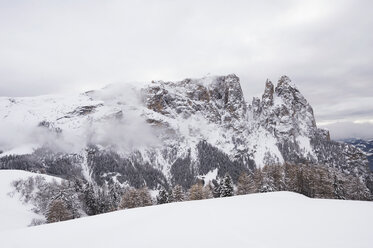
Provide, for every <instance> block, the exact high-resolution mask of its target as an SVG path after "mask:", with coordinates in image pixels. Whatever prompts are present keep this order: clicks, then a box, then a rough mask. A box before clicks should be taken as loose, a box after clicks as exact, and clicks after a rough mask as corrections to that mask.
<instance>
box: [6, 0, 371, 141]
mask: <svg viewBox="0 0 373 248" xmlns="http://www.w3.org/2000/svg"><path fill="white" fill-rule="evenodd" d="M372 11H373V1H370V0H366V1H359V0H351V1H344V0H337V1H326V0H324V1H317V0H312V1H286V0H282V1H278V0H272V1H259V0H258V1H248V0H246V1H217V0H215V1H201V0H200V1H192V0H188V1H175V0H173V1H160V0H159V1H131V2H130V1H92V0H90V1H88V0H87V1H77V0H74V1H73V0H71V1H68V0H64V1H57V0H56V1H52V0H48V1H31V0H29V1H14V0H9V1H3V0H0V96H34V95H40V94H55V93H70V92H81V91H84V90H90V89H97V88H101V87H103V86H105V85H107V84H109V83H117V82H133V81H149V80H155V79H161V80H181V79H183V78H186V77H203V76H205V75H207V74H212V75H223V74H228V73H235V74H237V75H238V76H239V77H240V78H241V83H242V87H243V89H244V92H245V96H246V99H247V100H250V99H251V98H252V97H253V96H258V95H260V94H261V93H262V92H263V90H264V82H265V80H266V79H267V78H269V79H271V80H272V81H277V79H278V78H279V77H280V76H281V75H283V74H286V75H288V76H289V77H290V78H291V79H292V80H293V82H294V83H295V84H296V85H297V86H298V88H299V89H300V90H301V92H302V93H303V94H304V95H305V96H306V98H307V99H308V100H309V102H310V103H311V104H312V106H313V107H314V112H315V115H316V118H317V122H318V124H319V125H321V126H324V127H327V128H330V129H332V131H333V128H334V127H335V126H338V130H339V131H338V130H337V129H335V130H336V133H338V132H339V133H340V136H341V137H344V136H351V135H354V136H366V137H372V136H373V128H372V127H373V14H372ZM336 122H338V125H336V124H335V123H336ZM332 123H334V124H332ZM326 124H332V125H326ZM341 127H343V128H341ZM352 127H353V128H354V130H355V133H352V132H350V130H352V129H353V128H352ZM341 130H342V131H341ZM356 132H357V133H356ZM341 137H338V135H335V138H341Z"/></svg>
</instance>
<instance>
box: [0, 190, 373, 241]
mask: <svg viewBox="0 0 373 248" xmlns="http://www.w3.org/2000/svg"><path fill="white" fill-rule="evenodd" d="M372 223H373V205H372V203H371V202H362V201H338V200H326V199H310V198H307V197H305V196H302V195H299V194H295V193H290V192H275V193H262V194H250V195H245V196H235V197H228V198H219V199H210V200H202V201H189V202H179V203H171V204H164V205H159V206H152V207H144V208H137V209H130V210H123V211H116V212H112V213H107V214H102V215H97V216H93V217H88V218H81V219H76V220H70V221H64V222H60V223H54V224H47V225H42V226H37V227H32V228H22V229H18V230H10V231H3V232H0V240H1V244H2V247H29V248H34V247H35V248H43V247H51V246H53V247H56V248H59V247H61V248H65V247H91V248H94V247H103V246H105V247H122V246H128V247H287V248H292V247H294V248H295V247H296V248H300V247H328V248H332V247H333V248H344V247H346V248H347V247H359V248H369V247H371V246H372V243H373V236H372V235H371V230H372Z"/></svg>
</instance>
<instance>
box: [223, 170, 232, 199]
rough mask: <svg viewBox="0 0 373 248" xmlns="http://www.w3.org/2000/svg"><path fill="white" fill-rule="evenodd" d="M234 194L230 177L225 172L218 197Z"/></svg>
mask: <svg viewBox="0 0 373 248" xmlns="http://www.w3.org/2000/svg"><path fill="white" fill-rule="evenodd" d="M233 195H234V188H233V181H232V178H231V177H230V176H229V175H228V174H226V175H225V176H224V178H223V180H222V182H221V185H220V197H229V196H233Z"/></svg>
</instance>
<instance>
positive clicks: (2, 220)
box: [0, 170, 60, 231]
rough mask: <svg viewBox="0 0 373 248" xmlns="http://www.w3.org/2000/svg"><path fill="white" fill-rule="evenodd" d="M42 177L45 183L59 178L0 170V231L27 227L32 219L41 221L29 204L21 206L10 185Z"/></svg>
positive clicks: (41, 217)
mask: <svg viewBox="0 0 373 248" xmlns="http://www.w3.org/2000/svg"><path fill="white" fill-rule="evenodd" d="M37 175H39V176H43V177H45V179H46V180H47V181H51V180H53V179H56V180H60V179H59V178H56V177H52V176H47V175H41V174H36V173H32V172H27V171H19V170H0V231H4V230H9V229H16V228H22V227H27V226H28V225H29V224H30V223H31V220H32V219H34V218H39V219H43V218H44V217H43V216H41V215H37V214H35V213H34V212H32V208H33V207H34V206H33V205H31V204H23V203H22V201H21V200H20V199H19V195H18V194H17V193H14V188H13V187H12V185H11V183H12V182H13V181H15V180H18V179H27V178H29V177H34V176H37Z"/></svg>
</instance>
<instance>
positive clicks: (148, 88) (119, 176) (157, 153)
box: [0, 74, 372, 189]
mask: <svg viewBox="0 0 373 248" xmlns="http://www.w3.org/2000/svg"><path fill="white" fill-rule="evenodd" d="M0 106H2V108H1V109H2V111H1V112H0V119H2V120H4V123H8V124H9V126H12V125H19V123H23V122H26V123H27V126H26V127H24V128H23V129H26V130H27V128H29V129H30V130H32V132H31V133H32V134H33V135H34V136H32V135H31V137H29V138H28V140H27V141H28V142H30V143H32V142H34V143H35V140H36V141H37V142H39V143H40V144H38V145H37V146H36V150H35V151H34V152H33V153H32V154H29V155H19V156H2V158H0V166H1V167H0V168H3V169H6V168H14V167H16V168H14V169H18V168H20V167H21V168H26V169H27V168H28V169H30V168H32V169H33V170H36V171H46V172H47V173H48V171H49V173H51V169H50V168H54V169H53V170H52V171H53V173H60V174H64V173H65V174H64V175H63V176H76V175H75V174H77V175H79V176H80V177H83V178H85V179H87V180H94V181H96V182H97V183H99V184H102V183H103V182H105V181H113V180H114V181H115V180H118V181H119V182H120V183H124V184H128V185H130V186H135V187H139V186H141V185H146V186H148V187H150V188H156V187H158V186H159V185H164V184H180V185H182V186H183V187H185V188H188V187H190V185H191V184H192V183H193V181H194V180H195V178H197V177H198V176H203V175H206V174H207V173H209V172H210V171H213V170H215V169H218V173H217V176H218V177H221V176H223V175H224V174H225V173H229V174H231V176H232V177H233V179H234V180H237V178H238V176H239V174H240V173H242V172H243V171H247V172H250V171H252V170H254V169H255V168H260V167H262V166H264V165H271V164H273V165H275V164H282V163H285V162H287V163H303V164H304V163H306V164H322V165H325V166H327V167H330V168H336V169H338V170H340V171H342V172H343V173H347V174H353V175H356V176H359V177H361V180H363V181H369V180H368V179H367V178H370V176H371V175H370V172H369V169H368V161H367V158H366V156H365V155H364V154H363V153H362V152H361V151H360V150H359V149H357V148H355V147H354V146H352V145H348V144H343V143H338V142H335V141H332V140H330V135H329V132H328V131H326V130H323V129H319V128H317V125H316V121H315V117H314V114H313V109H312V107H311V105H310V104H309V103H308V102H307V100H306V99H305V98H304V96H303V95H302V94H301V93H300V91H299V90H298V89H297V87H296V86H295V84H294V83H292V82H291V80H290V78H289V77H287V76H282V77H281V78H280V79H279V81H278V83H277V85H276V86H274V84H273V83H272V82H271V81H269V80H267V81H266V83H265V89H264V93H263V95H262V97H261V99H260V98H253V100H252V102H251V103H250V104H249V103H247V102H246V101H245V98H244V95H243V91H242V88H241V84H240V80H239V78H238V77H237V76H236V75H234V74H229V75H227V76H211V77H205V78H202V79H184V80H182V81H178V82H165V81H153V82H151V83H148V84H147V85H142V86H141V87H138V86H133V85H127V86H124V87H120V86H115V85H114V86H111V87H107V88H105V89H103V90H101V91H91V92H86V93H84V94H80V95H79V96H68V97H50V96H43V97H40V98H27V99H24V98H12V99H10V98H1V99H0ZM20 119H21V120H20ZM3 129H4V128H3ZM9 129H11V128H9ZM87 130H88V131H87ZM35 134H37V136H36V138H35ZM37 142H36V143H37ZM23 143H25V142H23ZM72 148H74V149H72ZM4 153H6V154H8V155H9V154H10V153H9V151H4ZM48 154H54V155H48ZM0 156H1V154H0ZM13 157H15V158H13ZM19 161H21V162H19ZM30 161H31V162H30ZM65 167H66V168H65ZM61 168H62V169H61ZM65 171H67V172H65ZM79 171H80V172H79ZM66 173H67V174H66ZM69 173H70V174H72V175H70V174H69ZM133 178H137V179H136V180H135V179H133ZM367 187H368V188H370V189H372V187H371V186H370V185H367Z"/></svg>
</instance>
